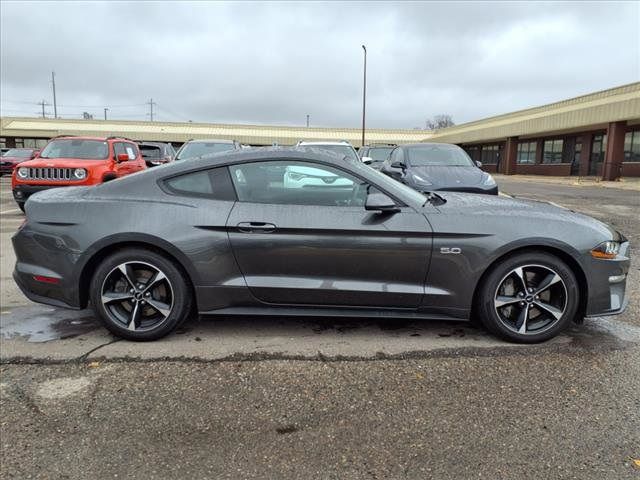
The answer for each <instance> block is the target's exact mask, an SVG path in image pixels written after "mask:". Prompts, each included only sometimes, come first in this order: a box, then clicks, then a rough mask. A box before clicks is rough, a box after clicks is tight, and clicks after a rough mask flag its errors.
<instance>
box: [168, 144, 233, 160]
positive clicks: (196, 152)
mask: <svg viewBox="0 0 640 480" xmlns="http://www.w3.org/2000/svg"><path fill="white" fill-rule="evenodd" d="M229 150H234V145H233V143H217V142H192V143H187V144H185V145H184V146H183V147H182V148H181V149H180V151H179V152H178V156H177V157H176V160H184V159H186V158H195V157H201V156H203V155H211V154H213V153H220V152H228V151H229Z"/></svg>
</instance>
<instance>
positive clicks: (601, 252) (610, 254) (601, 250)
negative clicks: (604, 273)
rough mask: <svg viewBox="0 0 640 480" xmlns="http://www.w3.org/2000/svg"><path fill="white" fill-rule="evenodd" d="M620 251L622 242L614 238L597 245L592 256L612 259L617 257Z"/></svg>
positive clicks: (592, 251)
mask: <svg viewBox="0 0 640 480" xmlns="http://www.w3.org/2000/svg"><path fill="white" fill-rule="evenodd" d="M619 251H620V243H619V242H615V241H613V240H609V241H606V242H602V243H601V244H600V245H598V246H597V247H595V248H593V249H592V250H591V256H592V257H593V258H604V259H607V260H611V259H613V258H616V256H617V255H618V252H619Z"/></svg>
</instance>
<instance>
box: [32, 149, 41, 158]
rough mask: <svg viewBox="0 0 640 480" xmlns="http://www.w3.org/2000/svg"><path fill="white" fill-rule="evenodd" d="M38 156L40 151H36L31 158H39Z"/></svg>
mask: <svg viewBox="0 0 640 480" xmlns="http://www.w3.org/2000/svg"><path fill="white" fill-rule="evenodd" d="M38 155H40V150H34V151H33V153H32V154H31V158H32V159H33V158H38Z"/></svg>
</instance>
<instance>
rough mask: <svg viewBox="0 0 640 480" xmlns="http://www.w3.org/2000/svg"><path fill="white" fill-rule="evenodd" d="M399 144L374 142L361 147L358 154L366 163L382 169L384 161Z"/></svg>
mask: <svg viewBox="0 0 640 480" xmlns="http://www.w3.org/2000/svg"><path fill="white" fill-rule="evenodd" d="M396 146H397V145H395V144H393V143H372V144H369V145H365V146H363V147H360V149H359V150H358V155H360V158H361V159H362V161H363V162H364V163H366V164H367V165H369V166H370V167H371V168H375V169H376V170H380V168H381V167H382V164H383V163H384V161H385V160H386V159H387V158H389V154H390V153H391V151H392V150H393V149H394V148H395V147H396Z"/></svg>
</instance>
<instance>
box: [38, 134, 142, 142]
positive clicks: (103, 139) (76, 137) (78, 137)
mask: <svg viewBox="0 0 640 480" xmlns="http://www.w3.org/2000/svg"><path fill="white" fill-rule="evenodd" d="M51 140H98V141H100V142H106V141H107V140H125V141H127V142H133V140H131V139H129V138H125V137H115V136H114V137H92V136H90V135H58V136H57V137H53V138H51V139H50V141H51ZM134 143H135V142H134Z"/></svg>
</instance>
